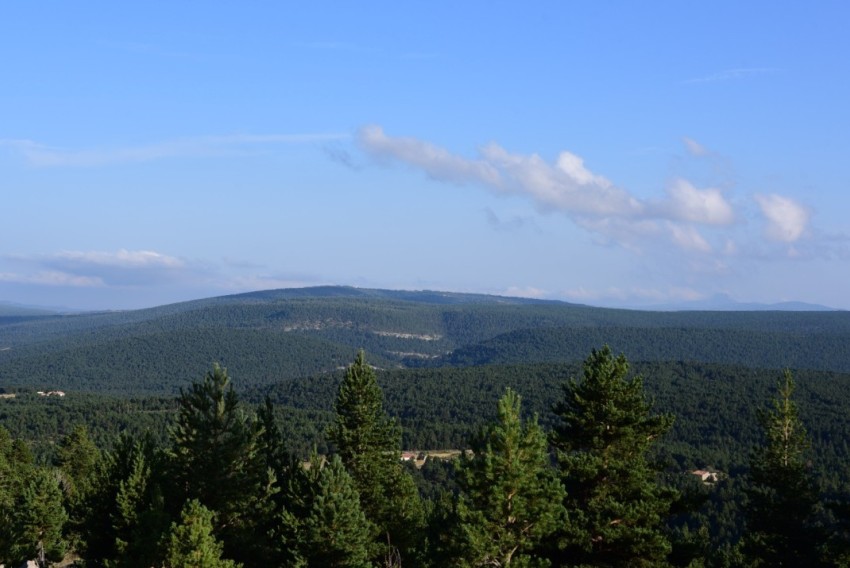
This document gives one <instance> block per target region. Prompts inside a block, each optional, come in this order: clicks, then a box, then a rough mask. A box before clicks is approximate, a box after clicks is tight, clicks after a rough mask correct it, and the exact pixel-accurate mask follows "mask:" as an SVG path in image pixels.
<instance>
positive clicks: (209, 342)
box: [0, 287, 850, 395]
mask: <svg viewBox="0 0 850 568" xmlns="http://www.w3.org/2000/svg"><path fill="white" fill-rule="evenodd" d="M849 340H850V313H848V312H642V311H633V310H613V309H602V308H592V307H588V306H580V305H574V304H566V303H562V302H542V301H535V300H526V299H521V298H505V297H500V296H486V295H477V294H453V293H442V292H428V291H425V292H406V291H390V290H362V289H357V288H347V287H320V288H304V289H289V290H270V291H264V292H254V293H249V294H239V295H233V296H222V297H218V298H210V299H205V300H198V301H193V302H184V303H178V304H172V305H167V306H161V307H157V308H152V309H146V310H135V311H124V312H101V313H87V314H74V315H50V316H23V315H20V316H8V317H5V318H0V387H4V388H13V387H14V388H19V387H30V388H63V389H69V390H83V391H89V392H113V393H120V394H124V395H139V394H172V393H174V392H176V391H177V389H178V388H179V387H180V386H181V385H185V384H187V383H188V382H189V381H191V380H192V378H193V377H195V376H196V375H197V373H198V370H199V369H205V368H207V367H208V366H209V365H210V364H211V363H212V362H213V361H217V362H220V363H222V364H223V365H226V366H228V367H230V369H231V371H233V372H234V373H235V374H238V375H239V376H240V377H241V379H242V381H244V384H245V385H267V384H272V383H275V382H277V381H279V380H282V379H288V378H295V377H303V376H308V375H315V374H317V373H322V372H327V371H329V370H333V369H334V368H337V367H339V366H341V365H343V364H345V363H346V362H347V361H350V360H351V358H352V357H353V354H354V353H355V352H356V350H358V349H361V348H363V349H365V350H366V351H367V352H368V353H369V355H370V360H371V361H372V362H373V363H374V364H375V365H377V366H379V367H381V368H412V367H441V366H447V365H448V366H478V365H489V364H523V363H547V362H548V363H554V362H570V361H577V360H581V359H583V358H584V357H585V356H586V355H587V353H588V352H589V350H590V349H591V348H593V347H598V346H600V345H602V344H605V343H608V344H610V345H611V346H612V347H613V348H614V349H615V350H617V351H622V352H625V353H627V354H629V356H630V357H631V358H632V359H635V360H645V361H655V360H658V361H702V362H714V363H726V364H735V365H742V366H746V367H754V368H782V367H786V366H789V367H794V368H797V369H818V370H825V371H850V348H848V346H850V341H849Z"/></svg>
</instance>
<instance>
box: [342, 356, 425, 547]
mask: <svg viewBox="0 0 850 568" xmlns="http://www.w3.org/2000/svg"><path fill="white" fill-rule="evenodd" d="M334 409H335V410H336V419H335V422H334V424H333V425H332V426H331V428H330V430H329V432H328V438H329V439H330V441H331V442H333V444H334V445H335V446H336V449H337V452H338V453H339V456H340V458H341V459H342V463H343V464H344V465H345V468H346V470H347V471H348V472H349V474H351V477H352V478H353V479H354V484H355V487H356V488H357V490H358V492H359V494H360V503H361V506H362V509H363V512H364V513H365V514H366V517H367V518H368V519H369V521H371V522H372V523H373V525H374V526H375V527H376V534H375V539H376V542H377V543H380V545H381V548H382V552H381V554H380V555H381V556H383V555H386V554H391V553H392V552H393V549H398V550H399V551H401V554H402V557H403V558H405V559H407V558H410V557H411V556H412V555H413V554H415V551H416V549H417V547H418V546H419V542H418V540H419V538H420V534H421V531H420V529H421V528H422V527H423V526H424V513H423V509H422V502H421V500H420V498H419V494H418V492H417V489H416V485H415V483H414V481H413V479H412V478H411V477H410V474H408V473H407V472H406V471H405V470H404V468H403V466H402V464H401V450H400V446H401V429H400V427H399V426H398V424H397V423H396V422H395V421H394V420H392V419H390V418H389V417H388V416H387V415H386V413H385V412H384V407H383V394H382V393H381V389H380V387H379V386H378V382H377V378H376V376H375V371H374V370H373V369H372V367H370V366H369V365H368V364H367V363H366V356H365V354H364V353H363V351H360V352H359V353H358V354H357V357H356V359H355V360H354V363H352V364H351V365H350V366H349V367H348V369H347V370H346V373H345V377H344V378H343V381H342V383H341V384H340V387H339V394H338V396H337V400H336V403H335V405H334Z"/></svg>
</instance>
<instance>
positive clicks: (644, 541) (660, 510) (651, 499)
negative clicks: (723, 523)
mask: <svg viewBox="0 0 850 568" xmlns="http://www.w3.org/2000/svg"><path fill="white" fill-rule="evenodd" d="M628 372H629V365H628V362H627V361H626V358H625V357H624V356H623V355H620V356H619V357H616V358H615V357H614V356H613V355H612V353H611V350H610V349H609V348H608V347H607V346H605V347H603V348H602V349H601V350H599V351H597V350H593V351H592V353H591V355H590V356H589V357H588V358H587V360H586V361H585V363H584V377H583V380H582V381H581V382H577V381H575V380H570V381H569V382H567V383H566V384H565V385H564V399H563V400H562V401H561V402H559V403H558V404H557V405H556V407H555V412H556V414H557V415H558V417H559V418H560V420H561V422H560V424H559V425H558V426H557V427H556V429H555V432H554V434H553V436H552V443H553V445H554V446H555V448H556V450H557V458H558V463H559V465H560V468H561V479H562V481H563V483H564V487H565V489H566V491H567V497H566V499H565V501H564V503H565V506H566V509H567V515H568V517H569V523H568V524H567V525H566V526H565V527H564V529H563V530H562V531H561V532H560V535H559V537H560V539H559V546H560V548H561V550H560V552H559V553H558V554H557V555H556V556H555V559H556V561H557V562H558V563H559V564H560V565H593V566H663V565H665V563H666V557H667V555H668V554H669V552H670V550H671V544H670V541H669V538H668V537H667V535H666V534H665V530H664V522H665V520H666V519H667V518H668V517H669V515H670V511H671V506H672V504H673V502H674V500H675V499H676V497H677V493H676V492H675V491H672V490H670V489H666V488H663V487H661V486H660V485H659V484H658V479H657V472H656V471H655V469H654V468H653V466H652V465H651V464H650V462H649V461H648V457H647V454H648V452H649V450H650V448H651V447H652V445H653V444H654V443H655V442H656V441H657V440H658V438H659V437H660V436H662V435H663V434H664V433H665V432H667V430H668V429H669V428H670V426H671V424H672V420H673V419H672V417H670V416H668V415H652V414H651V413H650V412H651V405H650V403H649V402H648V401H647V400H646V397H645V394H644V391H643V382H642V379H641V378H640V377H636V378H634V379H631V380H628V378H627V377H628Z"/></svg>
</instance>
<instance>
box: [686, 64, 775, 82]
mask: <svg viewBox="0 0 850 568" xmlns="http://www.w3.org/2000/svg"><path fill="white" fill-rule="evenodd" d="M779 71H780V70H779V69H777V68H775V67H738V68H734V69H724V70H723V71H718V72H716V73H710V74H708V75H703V76H701V77H694V78H692V79H688V80H686V81H685V83H686V84H695V83H716V82H719V81H731V80H733V79H744V78H747V77H753V76H756V75H768V74H772V73H777V72H779Z"/></svg>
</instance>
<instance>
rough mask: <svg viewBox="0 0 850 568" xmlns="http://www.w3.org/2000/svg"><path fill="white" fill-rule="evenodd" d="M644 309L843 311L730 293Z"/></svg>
mask: <svg viewBox="0 0 850 568" xmlns="http://www.w3.org/2000/svg"><path fill="white" fill-rule="evenodd" d="M641 309H644V310H658V311H706V310H708V311H727V312H728V311H734V312H766V311H780V312H838V311H843V310H839V309H837V308H831V307H829V306H824V305H821V304H810V303H807V302H796V301H787V302H777V303H773V304H764V303H760V302H738V301H736V300H733V299H732V297H731V296H729V295H728V294H715V295H714V296H712V297H711V298H706V299H703V300H694V301H691V302H680V303H675V304H658V305H652V306H647V307H644V308H641Z"/></svg>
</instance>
